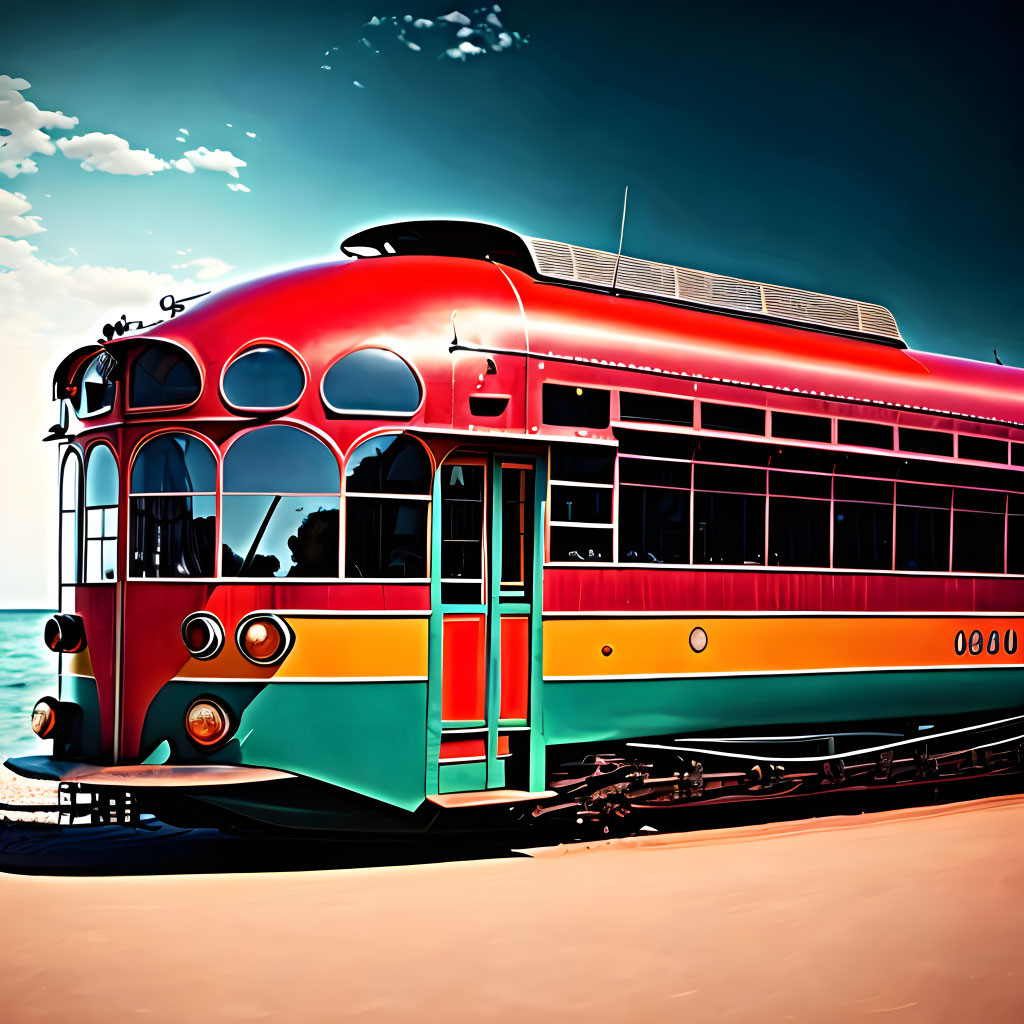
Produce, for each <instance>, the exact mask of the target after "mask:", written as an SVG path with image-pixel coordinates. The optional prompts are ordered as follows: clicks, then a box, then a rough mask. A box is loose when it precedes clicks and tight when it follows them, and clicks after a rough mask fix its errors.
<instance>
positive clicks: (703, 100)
mask: <svg viewBox="0 0 1024 1024" xmlns="http://www.w3.org/2000/svg"><path fill="white" fill-rule="evenodd" d="M403 3H404V6H402V7H400V6H398V5H397V4H396V5H392V4H391V3H390V2H389V0H379V2H375V3H372V4H363V3H351V4H350V3H330V4H327V3H309V2H304V0H294V2H291V3H288V4H281V3H274V4H264V3H258V2H253V3H246V4H244V5H242V4H239V5H235V4H229V3H228V4H218V5H209V6H207V5H206V4H198V3H193V2H191V0H184V2H179V3H175V4H174V5H172V7H171V8H170V9H168V10H166V11H150V10H148V9H147V8H146V7H145V6H144V5H142V4H139V3H138V2H132V3H104V2H97V3H92V4H74V5H71V4H68V5H62V4H42V3H41V4H36V5H34V6H33V7H29V6H28V5H27V4H25V5H20V6H19V7H15V6H13V5H12V6H8V7H7V8H6V10H5V15H4V19H3V20H4V28H3V31H2V33H0V74H3V73H6V74H8V75H11V76H13V77H22V78H25V79H27V80H28V81H29V82H30V83H31V86H32V88H31V89H30V90H29V91H28V92H26V93H25V96H26V98H27V99H30V100H31V101H33V102H34V103H36V104H37V105H38V106H39V107H41V108H44V109H48V110H63V111H64V112H65V113H67V114H73V115H75V116H77V117H79V119H80V123H79V125H78V126H77V127H76V128H75V129H74V131H73V132H55V133H54V137H55V138H56V137H58V136H59V135H62V134H68V135H70V134H76V133H77V134H81V133H84V132H87V131H102V132H111V133H115V134H117V135H120V136H122V137H123V138H125V139H127V140H129V142H130V143H131V145H132V147H133V148H137V149H143V148H149V149H151V150H152V151H153V152H154V153H155V154H157V155H159V156H162V157H164V158H166V159H173V158H177V157H180V156H181V153H182V152H183V151H184V149H185V148H187V147H186V146H183V145H182V144H180V143H177V142H175V137H176V135H177V134H178V129H179V128H181V127H185V128H187V129H188V130H189V133H190V134H189V143H190V144H191V145H203V146H206V147H208V148H210V149H215V148H221V149H229V150H231V151H232V152H233V153H234V154H235V155H237V156H239V157H240V158H241V159H243V160H245V161H247V164H248V166H247V167H245V168H243V169H242V171H241V177H240V178H239V179H238V180H239V181H240V182H243V183H244V184H245V185H246V186H247V187H249V188H250V189H251V190H252V191H251V192H250V193H248V194H244V193H239V192H233V191H229V190H228V189H227V188H226V187H225V184H226V183H227V182H228V181H231V180H232V179H229V178H227V177H226V176H225V175H223V174H214V173H210V172H197V173H196V174H194V175H187V174H182V173H180V172H177V171H173V170H169V171H166V172H162V173H159V174H156V175H154V176H151V177H150V176H138V177H133V176H125V175H111V174H105V173H99V172H94V173H91V174H88V173H85V172H83V171H82V170H81V168H80V167H79V166H78V164H77V163H76V162H72V161H70V160H67V159H65V158H64V157H63V156H61V155H60V154H59V153H58V154H57V155H55V156H52V157H39V158H37V160H38V163H39V172H38V173H37V174H34V175H19V176H18V177H17V178H15V179H13V180H11V181H9V180H8V179H6V178H3V177H0V187H3V188H6V189H8V190H10V191H15V190H16V191H20V192H22V193H24V194H25V195H26V197H27V199H28V200H29V201H30V202H31V203H32V205H33V210H32V213H33V214H38V215H40V216H42V217H43V223H44V224H45V226H46V228H47V231H46V233H44V234H37V235H34V236H32V237H31V238H30V239H29V241H30V242H31V243H32V244H33V245H36V246H38V254H39V255H40V256H42V257H44V258H47V259H57V258H59V257H61V256H66V254H67V250H68V247H73V248H74V249H75V250H77V253H78V256H77V257H75V259H77V261H78V262H80V263H90V264H94V265H98V266H118V267H129V268H133V269H136V268H137V269H146V270H151V271H169V270H170V268H171V267H172V266H173V265H175V264H177V263H180V262H181V260H182V257H179V256H177V255H175V254H176V253H177V252H179V251H187V250H191V253H190V254H189V255H190V257H202V256H211V257H217V258H219V259H223V260H225V261H227V262H228V263H230V264H232V265H233V266H234V267H235V268H236V271H235V272H234V273H235V274H238V273H241V274H244V275H246V276H249V275H255V274H258V273H259V272H261V271H262V270H264V269H266V268H269V267H271V266H273V265H275V264H278V263H281V262H291V261H304V260H316V259H321V258H324V257H329V256H331V255H332V254H334V253H336V252H337V244H338V242H339V241H340V239H341V238H342V237H344V236H345V235H346V234H347V233H349V232H350V231H351V230H354V229H355V228H357V227H359V226H363V225H366V224H369V223H373V222H380V221H387V220H393V219H400V218H411V217H419V216H423V217H438V216H453V217H464V218H477V219H482V220H489V221H494V222H498V223H502V224H505V225H507V226H509V227H512V228H514V229H517V230H520V231H523V232H525V233H528V234H535V235H541V236H545V237H550V238H557V239H561V240H565V241H573V242H578V243H580V244H584V245H591V246H595V247H599V248H612V249H614V247H615V245H616V243H617V240H618V226H619V214H620V210H621V203H622V189H623V186H624V185H627V184H628V185H629V186H630V214H629V220H628V222H627V226H626V241H625V247H624V248H625V251H626V252H627V253H629V254H631V255H636V256H643V257H648V258H653V259H660V260H665V261H667V262H674V263H679V264H682V265H685V266H692V267H698V268H701V269H707V270H713V271H717V272H721V273H728V274H735V275H738V276H743V277H751V278H755V279H760V280H767V281H772V282H777V283H781V284H790V285H795V286H798V287H806V288H813V289H816V290H821V291H825V292H832V293H836V294H840V295H848V296H850V297H853V298H862V299H868V300H872V301H878V302H882V303H883V304H885V305H887V306H889V307H890V308H891V309H892V310H893V312H894V313H895V315H896V319H897V321H898V322H899V324H900V326H901V329H902V331H903V333H904V336H905V337H906V338H907V340H908V341H909V342H910V344H911V345H912V346H914V347H917V348H924V349H931V350H935V351H944V352H950V353H955V354H960V355H972V356H975V357H977V358H982V359H990V358H991V354H992V348H993V346H996V347H998V349H999V352H1000V356H1001V357H1002V358H1003V359H1004V361H1008V362H1009V361H1013V362H1016V363H1018V364H1022V365H1024V333H1022V331H1021V329H1020V326H1019V313H1018V306H1019V303H1020V295H1021V293H1022V286H1024V281H1022V270H1024V258H1022V250H1021V238H1022V235H1024V213H1022V203H1021V186H1022V180H1024V174H1022V142H1021V130H1020V108H1021V100H1022V88H1021V72H1020V70H1019V68H1020V66H1021V60H1020V56H1019V50H1020V43H1019V40H1020V27H1021V26H1020V24H1019V21H1018V18H1019V10H1020V7H1019V4H1010V3H1006V4H999V3H987V2H981V3H973V4H958V5H952V4H948V5H947V4H942V3H933V4H929V5H924V4H921V3H917V2H914V3H903V4H874V3H857V4H847V3H804V4H778V3H770V4H766V3H760V4H754V3H746V2H743V0H735V2H730V3H728V4H712V5H709V4H706V3H691V2H688V0H680V2H678V3H672V4H668V3H666V4H642V3H633V4H598V3H561V4H560V3H555V2H547V3H541V2H515V0H509V2H508V3H505V4H502V5H501V6H502V8H503V10H502V14H501V18H502V20H503V23H504V25H505V27H506V28H507V29H508V30H516V31H518V32H519V33H521V34H522V35H523V36H528V38H529V43H528V45H526V46H523V47H521V48H518V49H514V48H513V49H509V50H506V51H503V52H501V53H491V52H488V53H487V54H485V55H484V56H480V57H474V58H471V59H469V60H467V61H466V62H465V63H462V62H457V61H453V60H450V59H438V58H437V56H436V54H435V52H429V51H428V50H427V49H426V48H425V49H424V50H422V51H421V52H418V53H415V52H413V51H411V50H408V49H405V48H401V47H400V46H398V45H396V46H394V47H385V46H382V47H381V49H382V52H381V53H380V54H375V53H372V52H371V51H370V50H369V49H367V48H366V47H364V46H361V45H360V43H359V39H360V37H361V36H363V35H364V34H368V35H373V33H372V32H368V31H367V30H366V29H364V28H363V24H364V22H366V21H367V20H368V19H369V18H370V17H371V16H373V15H381V16H382V15H392V14H397V15H399V16H401V15H404V14H411V15H413V16H414V17H428V18H433V17H436V16H437V15H439V14H441V13H444V12H446V11H448V10H451V9H453V8H451V7H447V6H436V7H434V6H426V5H422V4H412V3H409V2H408V0H403ZM454 9H461V10H464V11H466V12H467V13H469V12H470V11H471V9H472V8H471V7H470V6H468V5H467V6H464V7H461V8H459V7H456V8H454ZM373 38H374V39H375V40H376V39H381V40H386V39H388V38H389V37H388V35H387V34H386V33H384V32H383V31H382V30H378V34H377V35H374V36H373ZM332 47H337V48H338V49H337V51H332V49H331V48H332ZM325 51H328V52H329V53H330V56H329V57H325ZM325 63H327V64H330V65H331V70H330V71H325V70H322V68H321V65H322V64H325ZM353 80H358V81H359V82H361V83H362V84H363V85H364V86H365V87H364V88H357V87H355V86H354V85H353V84H352V83H353ZM228 122H230V123H231V124H232V125H234V127H233V128H227V127H226V123H228ZM246 131H251V132H254V133H255V134H256V136H257V138H256V139H250V138H248V137H246V135H245V132H246ZM47 194H49V195H50V196H51V197H52V198H45V196H46V195H47ZM148 232H152V234H149V233H148ZM213 283H214V284H216V282H213Z"/></svg>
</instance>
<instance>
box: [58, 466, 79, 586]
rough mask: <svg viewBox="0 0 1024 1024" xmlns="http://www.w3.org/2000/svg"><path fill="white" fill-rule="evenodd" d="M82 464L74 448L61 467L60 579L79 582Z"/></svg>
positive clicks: (64, 581)
mask: <svg viewBox="0 0 1024 1024" xmlns="http://www.w3.org/2000/svg"><path fill="white" fill-rule="evenodd" d="M81 472H82V462H81V459H80V458H79V456H78V452H77V451H76V450H75V449H74V448H70V449H69V450H68V453H67V455H66V456H65V457H64V463H63V465H62V467H61V488H60V495H61V497H60V579H61V582H62V583H77V582H78V580H79V576H78V570H79V564H78V559H79V549H78V510H79V505H80V502H81V492H80V487H81Z"/></svg>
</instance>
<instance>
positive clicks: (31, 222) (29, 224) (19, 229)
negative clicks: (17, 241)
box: [0, 188, 46, 238]
mask: <svg viewBox="0 0 1024 1024" xmlns="http://www.w3.org/2000/svg"><path fill="white" fill-rule="evenodd" d="M31 209H32V204H31V203H30V202H29V201H28V199H26V198H25V196H23V195H22V194H21V193H20V192H8V191H7V190H6V189H2V188H0V235H9V236H11V237H12V238H24V237H25V236H26V235H35V234H38V233H39V232H40V231H45V230H46V228H44V227H43V225H42V224H41V223H40V220H41V218H39V217H36V216H32V217H26V216H25V214H27V213H28V211H29V210H31Z"/></svg>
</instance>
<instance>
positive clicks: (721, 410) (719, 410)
mask: <svg viewBox="0 0 1024 1024" xmlns="http://www.w3.org/2000/svg"><path fill="white" fill-rule="evenodd" d="M700 425H701V428H702V429H704V430H723V431H729V432H730V433H733V434H763V433H764V409H751V408H749V407H748V406H744V405H718V404H717V403H715V402H701V403H700Z"/></svg>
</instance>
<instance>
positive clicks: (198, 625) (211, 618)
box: [181, 612, 224, 661]
mask: <svg viewBox="0 0 1024 1024" xmlns="http://www.w3.org/2000/svg"><path fill="white" fill-rule="evenodd" d="M181 639H182V640H183V641H184V643H185V647H186V649H187V650H188V653H189V654H191V655H192V657H193V658H196V659H197V660H199V661H207V660H208V659H210V658H214V657H216V656H217V655H218V654H220V650H221V648H222V647H223V646H224V627H223V626H222V625H221V624H220V620H219V619H218V618H217V616H216V615H213V614H212V613H210V612H193V613H192V614H191V615H186V616H185V620H184V621H183V622H182V624H181Z"/></svg>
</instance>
